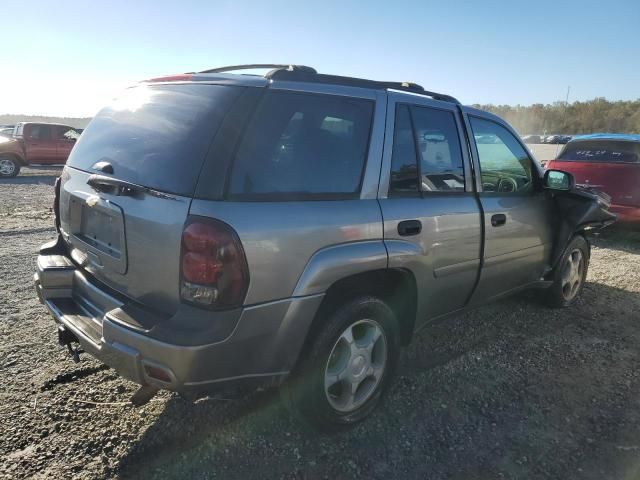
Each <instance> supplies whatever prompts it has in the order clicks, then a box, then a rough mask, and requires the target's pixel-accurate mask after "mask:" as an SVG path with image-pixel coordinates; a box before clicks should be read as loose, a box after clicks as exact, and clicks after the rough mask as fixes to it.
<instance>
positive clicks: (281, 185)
mask: <svg viewBox="0 0 640 480" xmlns="http://www.w3.org/2000/svg"><path fill="white" fill-rule="evenodd" d="M372 115H373V102H372V101H368V100H362V99H354V98H347V97H338V96H332V95H316V94H308V93H297V92H296V93H293V92H269V93H267V94H266V95H265V98H264V99H263V101H262V102H261V103H260V105H259V106H258V108H257V110H256V112H255V115H254V117H253V119H252V121H251V122H250V124H249V126H248V128H247V131H246V132H245V134H244V136H243V138H242V140H241V142H240V145H239V147H238V151H237V155H236V158H235V161H234V165H233V168H232V173H231V179H230V183H229V192H228V194H229V197H230V198H236V199H248V200H250V199H253V198H255V199H261V198H266V197H268V198H273V199H283V200H286V199H294V198H307V199H310V198H318V199H321V198H345V197H349V196H355V195H357V194H358V192H359V191H360V182H361V177H362V171H363V167H364V163H365V157H366V155H367V146H368V143H369V131H370V129H371V120H372Z"/></svg>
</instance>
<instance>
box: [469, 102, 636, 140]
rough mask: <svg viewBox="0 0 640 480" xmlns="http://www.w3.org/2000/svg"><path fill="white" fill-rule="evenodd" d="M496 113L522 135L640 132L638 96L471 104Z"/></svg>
mask: <svg viewBox="0 0 640 480" xmlns="http://www.w3.org/2000/svg"><path fill="white" fill-rule="evenodd" d="M474 107H476V108H480V109H482V110H486V111H489V112H491V113H495V114H496V115H498V116H500V117H502V118H504V119H505V120H506V121H507V122H509V123H510V124H511V125H512V126H513V127H514V128H515V129H516V130H517V131H518V132H519V133H520V134H521V135H524V134H530V133H533V134H543V133H545V132H546V133H547V134H553V133H558V134H580V133H595V132H607V133H640V99H638V100H629V101H616V102H610V101H609V100H607V99H605V98H594V99H593V100H588V101H586V102H573V103H570V104H567V103H565V102H554V103H552V104H547V105H543V104H541V103H536V104H533V105H529V106H524V105H516V106H511V105H474Z"/></svg>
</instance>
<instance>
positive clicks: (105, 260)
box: [67, 192, 127, 274]
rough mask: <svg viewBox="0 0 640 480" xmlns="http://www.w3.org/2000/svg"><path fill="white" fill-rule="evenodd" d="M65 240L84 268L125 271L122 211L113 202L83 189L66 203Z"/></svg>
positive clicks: (73, 255) (98, 272)
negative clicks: (67, 224)
mask: <svg viewBox="0 0 640 480" xmlns="http://www.w3.org/2000/svg"><path fill="white" fill-rule="evenodd" d="M69 203H70V204H69V220H70V222H69V227H70V230H71V232H70V233H71V235H70V236H69V238H68V240H67V242H68V243H69V246H70V247H71V248H70V249H71V254H72V257H73V258H74V259H75V260H76V261H78V262H79V263H81V264H82V266H83V267H85V268H86V269H87V270H89V271H91V272H93V273H96V274H100V273H101V272H104V273H118V274H124V273H126V271H127V249H126V237H125V225H124V214H123V211H122V208H120V206H118V205H116V204H115V203H113V202H111V201H109V200H105V199H103V198H100V197H98V196H97V195H90V194H86V193H84V192H74V195H73V196H72V197H71V198H70V202H69Z"/></svg>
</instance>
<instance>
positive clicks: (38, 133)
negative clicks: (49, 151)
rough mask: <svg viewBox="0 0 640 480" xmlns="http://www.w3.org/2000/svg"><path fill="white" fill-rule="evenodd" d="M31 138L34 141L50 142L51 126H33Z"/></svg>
mask: <svg viewBox="0 0 640 480" xmlns="http://www.w3.org/2000/svg"><path fill="white" fill-rule="evenodd" d="M29 137H30V138H33V139H34V140H50V139H51V126H49V125H31V131H30V133H29Z"/></svg>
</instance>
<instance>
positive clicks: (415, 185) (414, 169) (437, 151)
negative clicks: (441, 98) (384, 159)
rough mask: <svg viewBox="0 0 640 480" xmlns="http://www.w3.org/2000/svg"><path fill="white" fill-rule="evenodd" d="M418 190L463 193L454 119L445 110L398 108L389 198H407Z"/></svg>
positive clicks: (459, 148)
mask: <svg viewBox="0 0 640 480" xmlns="http://www.w3.org/2000/svg"><path fill="white" fill-rule="evenodd" d="M416 149H417V150H416ZM416 151H417V152H418V154H417V155H416ZM418 162H419V163H418ZM420 190H421V191H423V192H464V190H465V186H464V164H463V159H462V150H461V147H460V137H459V134H458V127H457V126H456V119H455V116H454V114H453V112H449V111H446V110H439V109H437V108H430V107H421V106H415V105H413V106H411V107H409V106H407V105H398V106H397V107H396V119H395V127H394V135H393V153H392V156H391V182H390V185H389V194H390V195H407V194H410V195H411V194H417V193H418V192H419V191H420Z"/></svg>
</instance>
